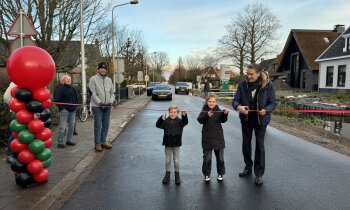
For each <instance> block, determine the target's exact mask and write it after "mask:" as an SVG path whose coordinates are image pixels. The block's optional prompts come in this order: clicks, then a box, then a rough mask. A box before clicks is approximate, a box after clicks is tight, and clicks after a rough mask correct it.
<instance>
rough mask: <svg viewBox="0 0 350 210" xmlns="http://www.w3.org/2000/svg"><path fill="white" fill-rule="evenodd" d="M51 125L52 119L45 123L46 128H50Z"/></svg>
mask: <svg viewBox="0 0 350 210" xmlns="http://www.w3.org/2000/svg"><path fill="white" fill-rule="evenodd" d="M50 125H51V119H50V118H49V119H47V120H46V121H45V122H44V127H45V128H50Z"/></svg>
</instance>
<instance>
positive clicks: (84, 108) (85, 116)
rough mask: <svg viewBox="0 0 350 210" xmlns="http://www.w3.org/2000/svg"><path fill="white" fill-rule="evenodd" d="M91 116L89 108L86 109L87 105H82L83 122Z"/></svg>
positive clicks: (80, 115) (81, 115)
mask: <svg viewBox="0 0 350 210" xmlns="http://www.w3.org/2000/svg"><path fill="white" fill-rule="evenodd" d="M88 117H89V113H88V110H87V109H86V106H82V107H80V109H79V119H80V121H82V122H85V121H86V120H87V119H88Z"/></svg>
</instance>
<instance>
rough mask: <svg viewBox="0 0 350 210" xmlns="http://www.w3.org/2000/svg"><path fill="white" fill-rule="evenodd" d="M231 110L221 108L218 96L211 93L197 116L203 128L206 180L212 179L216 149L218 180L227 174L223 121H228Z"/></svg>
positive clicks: (203, 167)
mask: <svg viewBox="0 0 350 210" xmlns="http://www.w3.org/2000/svg"><path fill="white" fill-rule="evenodd" d="M228 113H229V110H227V109H224V110H221V109H219V106H218V105H217V96H216V95H215V94H212V93H210V94H209V95H208V97H207V98H206V101H205V104H204V106H203V109H202V111H201V112H200V113H199V116H198V118H197V120H198V122H199V123H200V124H203V128H202V148H203V166H202V172H203V175H204V180H205V181H206V182H209V181H210V173H211V157H212V151H213V150H214V153H215V156H216V167H217V173H218V177H217V179H218V181H222V180H223V179H224V178H223V175H224V174H225V162H224V148H225V140H224V132H223V129H222V126H221V123H224V122H226V121H227V116H228Z"/></svg>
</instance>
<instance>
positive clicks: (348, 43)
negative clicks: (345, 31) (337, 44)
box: [343, 36, 350, 52]
mask: <svg viewBox="0 0 350 210" xmlns="http://www.w3.org/2000/svg"><path fill="white" fill-rule="evenodd" d="M344 39H345V46H344V48H343V52H350V36H346V37H344Z"/></svg>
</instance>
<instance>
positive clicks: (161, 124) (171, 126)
mask: <svg viewBox="0 0 350 210" xmlns="http://www.w3.org/2000/svg"><path fill="white" fill-rule="evenodd" d="M168 111H169V117H166V114H164V115H162V116H160V117H159V118H158V120H157V123H156V127H157V128H160V129H163V130H164V136H163V145H164V146H165V171H166V173H165V176H164V178H163V184H168V183H169V181H170V163H171V160H172V159H173V160H174V169H175V184H177V185H179V184H181V179H180V174H179V169H180V162H179V161H180V146H181V145H182V140H181V138H182V130H183V127H185V126H186V125H187V124H188V118H187V113H186V112H185V111H181V115H182V118H181V119H180V118H179V117H178V114H179V111H180V110H179V108H178V107H177V106H175V105H173V106H170V107H169V109H168Z"/></svg>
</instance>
